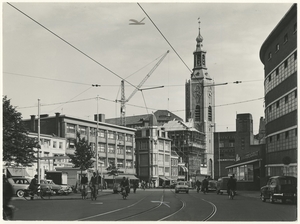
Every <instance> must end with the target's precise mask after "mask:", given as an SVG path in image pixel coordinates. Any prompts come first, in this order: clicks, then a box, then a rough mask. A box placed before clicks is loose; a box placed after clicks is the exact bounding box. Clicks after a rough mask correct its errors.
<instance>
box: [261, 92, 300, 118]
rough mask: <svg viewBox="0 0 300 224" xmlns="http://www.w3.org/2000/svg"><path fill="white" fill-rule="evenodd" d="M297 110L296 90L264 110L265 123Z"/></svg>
mask: <svg viewBox="0 0 300 224" xmlns="http://www.w3.org/2000/svg"><path fill="white" fill-rule="evenodd" d="M297 108H298V100H297V90H295V91H293V92H291V93H289V94H288V95H285V96H284V97H282V98H281V99H279V100H277V101H276V102H274V103H273V104H271V105H269V106H268V107H267V108H266V111H265V114H266V123H268V122H270V121H272V120H275V119H277V118H278V117H281V116H283V115H285V114H288V113H290V112H292V111H294V110H297Z"/></svg>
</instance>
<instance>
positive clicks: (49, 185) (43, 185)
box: [41, 179, 64, 194]
mask: <svg viewBox="0 0 300 224" xmlns="http://www.w3.org/2000/svg"><path fill="white" fill-rule="evenodd" d="M41 188H42V190H45V189H47V188H50V189H52V190H53V191H54V192H55V194H63V193H64V191H63V189H62V186H61V185H58V184H55V183H54V182H53V180H48V179H46V180H41Z"/></svg>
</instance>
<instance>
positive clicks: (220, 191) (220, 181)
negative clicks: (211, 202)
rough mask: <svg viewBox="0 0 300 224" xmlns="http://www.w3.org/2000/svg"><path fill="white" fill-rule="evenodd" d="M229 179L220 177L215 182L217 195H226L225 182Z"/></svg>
mask: <svg viewBox="0 0 300 224" xmlns="http://www.w3.org/2000/svg"><path fill="white" fill-rule="evenodd" d="M228 180H229V177H220V178H219V179H218V182H217V194H223V193H227V182H228Z"/></svg>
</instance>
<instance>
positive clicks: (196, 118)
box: [186, 21, 215, 177]
mask: <svg viewBox="0 0 300 224" xmlns="http://www.w3.org/2000/svg"><path fill="white" fill-rule="evenodd" d="M196 42H197V44H196V50H195V51H194V53H193V55H194V68H193V73H192V74H191V78H190V80H188V81H187V82H186V122H193V124H194V127H195V128H196V129H197V130H198V131H199V132H200V133H203V134H204V135H205V139H206V142H205V144H206V150H205V152H204V153H203V154H202V155H201V159H202V161H203V163H202V162H201V163H202V164H201V169H200V172H201V174H206V175H209V176H211V177H213V163H214V161H213V160H214V157H213V153H214V150H213V149H214V148H213V147H214V146H213V142H214V141H213V132H214V131H215V111H214V109H215V89H214V81H213V80H212V78H211V77H210V76H209V74H208V72H207V67H206V66H207V63H206V51H204V50H203V45H202V42H203V37H202V36H201V34H200V21H199V33H198V36H197V38H196Z"/></svg>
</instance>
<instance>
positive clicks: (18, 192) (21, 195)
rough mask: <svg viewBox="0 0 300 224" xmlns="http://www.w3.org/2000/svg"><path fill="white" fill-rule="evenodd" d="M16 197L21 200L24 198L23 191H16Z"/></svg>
mask: <svg viewBox="0 0 300 224" xmlns="http://www.w3.org/2000/svg"><path fill="white" fill-rule="evenodd" d="M16 195H17V196H18V197H19V198H22V197H24V191H23V190H18V191H17V192H16Z"/></svg>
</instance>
